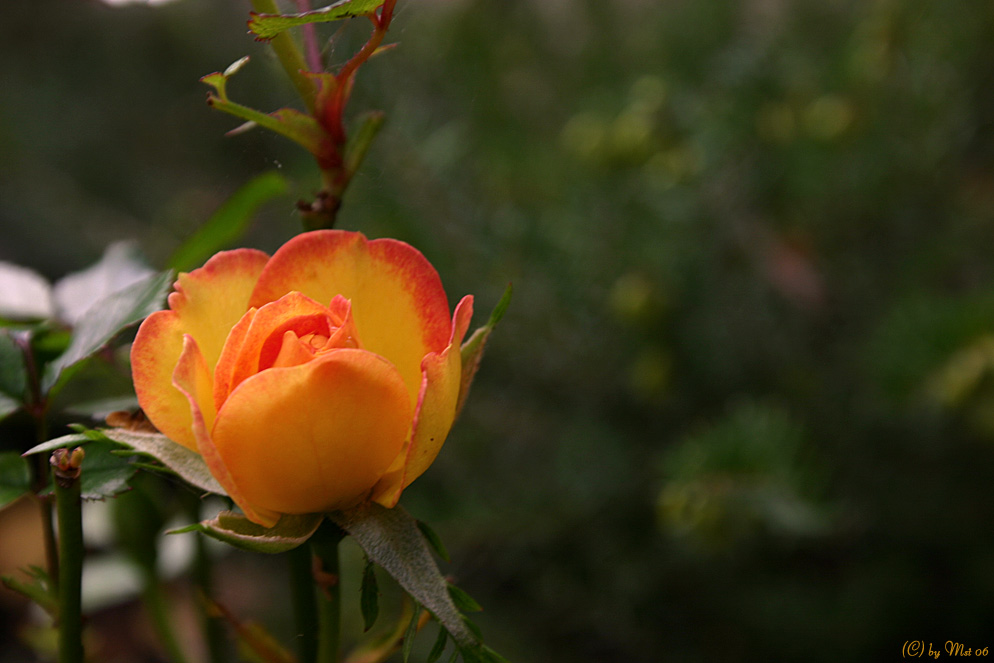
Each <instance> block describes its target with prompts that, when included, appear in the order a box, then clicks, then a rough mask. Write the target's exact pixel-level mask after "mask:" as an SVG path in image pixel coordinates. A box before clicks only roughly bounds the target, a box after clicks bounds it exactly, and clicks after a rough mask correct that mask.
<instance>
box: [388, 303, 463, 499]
mask: <svg viewBox="0 0 994 663" xmlns="http://www.w3.org/2000/svg"><path fill="white" fill-rule="evenodd" d="M472 317H473V296H472V295H466V296H465V297H463V298H462V301H460V302H459V304H458V306H456V311H455V313H454V314H453V316H452V327H451V329H452V332H451V336H450V338H449V344H448V347H446V348H445V350H444V351H442V352H441V353H434V352H433V353H430V354H429V355H428V356H426V357H425V358H424V361H423V362H422V364H421V367H422V371H423V379H422V382H421V392H420V394H419V397H418V405H417V410H416V411H415V414H414V426H413V434H412V435H411V442H410V444H409V445H407V446H406V448H405V449H404V450H403V451H402V452H401V453H400V454H399V455H398V457H397V458H396V459H395V460H394V462H393V463H392V464H391V466H390V469H389V470H388V471H387V473H386V474H385V475H384V476H383V478H382V479H381V480H380V481H379V482H378V483H377V485H376V488H375V489H374V490H373V496H372V499H373V500H374V501H376V502H379V503H380V504H382V505H383V506H386V507H388V508H393V507H394V506H395V505H396V504H397V501H398V500H399V499H400V494H401V492H402V491H403V489H404V488H406V487H407V486H409V485H410V484H411V482H412V481H414V480H415V479H417V478H418V477H419V476H421V475H422V474H423V473H424V471H425V470H427V469H428V467H430V466H431V464H432V463H433V462H434V461H435V457H436V456H437V455H438V452H439V451H440V450H441V448H442V444H444V442H445V438H446V437H447V436H448V434H449V429H450V428H452V422H453V421H454V420H455V416H456V404H457V403H458V401H459V384H460V381H461V377H462V358H461V354H460V346H461V345H462V339H463V337H464V336H465V335H466V330H467V329H468V328H469V322H470V319H471V318H472Z"/></svg>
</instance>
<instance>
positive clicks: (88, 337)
mask: <svg viewBox="0 0 994 663" xmlns="http://www.w3.org/2000/svg"><path fill="white" fill-rule="evenodd" d="M172 280H173V277H172V273H171V272H162V273H161V274H153V275H152V276H150V277H148V278H144V279H142V280H141V281H138V282H137V283H135V284H133V285H131V286H129V287H127V288H125V289H123V290H120V291H118V292H116V293H114V294H112V295H110V296H108V297H105V298H103V299H101V300H100V301H99V302H97V303H96V304H94V305H93V306H92V307H90V309H89V310H88V311H87V312H86V313H85V314H84V315H83V317H82V318H81V319H80V320H79V322H78V323H77V325H76V327H75V329H74V330H73V335H72V341H71V342H70V343H69V347H68V348H67V349H66V351H65V353H64V354H62V355H61V356H60V357H59V358H58V359H56V360H55V361H54V362H52V363H51V364H49V365H48V367H47V368H46V370H45V375H44V378H43V380H42V384H41V388H42V392H43V393H48V392H49V391H50V390H51V389H52V388H53V387H54V386H55V385H56V383H57V382H58V381H59V377H60V376H61V375H62V373H63V371H65V370H66V369H67V368H69V367H70V366H72V365H74V364H76V363H78V362H80V361H82V360H83V359H86V358H87V357H89V356H90V355H93V354H94V353H96V352H98V351H99V350H100V349H101V348H103V347H104V346H105V345H106V344H107V343H108V342H110V340H111V339H113V338H114V336H116V335H117V334H118V332H120V331H121V330H122V329H124V328H125V327H127V326H129V325H133V324H135V323H136V322H139V321H141V320H143V319H144V318H145V317H146V316H148V315H150V314H151V313H153V312H155V311H158V310H159V309H161V308H162V306H163V303H164V302H165V298H166V293H168V292H169V286H170V284H171V283H172Z"/></svg>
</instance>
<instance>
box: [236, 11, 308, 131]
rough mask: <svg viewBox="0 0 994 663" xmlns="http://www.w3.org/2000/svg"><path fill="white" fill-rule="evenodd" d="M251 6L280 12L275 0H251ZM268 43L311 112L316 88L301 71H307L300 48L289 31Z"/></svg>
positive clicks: (266, 12) (262, 12)
mask: <svg viewBox="0 0 994 663" xmlns="http://www.w3.org/2000/svg"><path fill="white" fill-rule="evenodd" d="M252 8H253V9H255V11H257V12H259V13H260V14H279V13H281V12H280V10H279V7H277V6H276V2H275V0H252ZM269 45H270V46H272V47H273V52H275V53H276V57H277V58H278V59H279V61H280V65H282V66H283V70H284V71H285V72H286V74H287V76H289V77H290V82H291V83H293V87H294V88H295V89H296V90H297V94H299V95H300V98H301V99H303V100H304V104H305V105H306V106H307V110H308V111H309V112H311V113H313V112H314V107H315V103H316V98H317V89H316V88H315V86H314V83H313V81H311V79H309V78H308V77H307V76H305V75H304V73H303V72H305V71H308V68H307V62H305V61H304V56H303V55H302V54H301V52H300V49H299V48H297V43H296V42H295V41H294V40H293V37H292V36H291V35H290V33H289V32H281V33H280V34H278V35H276V36H275V37H273V38H272V39H271V40H270V42H269Z"/></svg>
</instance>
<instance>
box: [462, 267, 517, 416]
mask: <svg viewBox="0 0 994 663" xmlns="http://www.w3.org/2000/svg"><path fill="white" fill-rule="evenodd" d="M513 290H514V288H513V287H512V285H511V284H510V283H509V284H507V288H506V289H505V290H504V294H503V295H502V296H501V298H500V301H498V302H497V305H496V306H494V310H493V311H492V312H491V313H490V318H489V319H488V320H487V324H485V325H483V326H482V327H479V328H477V329H476V330H475V331H474V332H473V333H472V335H471V336H470V337H469V338H468V339H466V342H465V343H463V344H462V347H461V348H460V353H461V354H462V375H461V377H460V380H459V400H458V402H457V404H456V416H459V413H460V412H461V411H462V406H463V404H465V402H466V397H467V396H468V395H469V388H470V386H471V385H472V384H473V378H474V377H476V372H477V371H478V370H479V369H480V361H481V360H482V359H483V350H484V349H485V348H486V345H487V341H488V340H489V339H490V334H491V332H493V330H494V328H495V327H496V326H497V323H498V322H500V320H501V318H503V317H504V313H506V312H507V307H508V306H510V304H511V294H512V292H513Z"/></svg>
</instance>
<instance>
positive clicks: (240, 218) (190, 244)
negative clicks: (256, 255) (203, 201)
mask: <svg viewBox="0 0 994 663" xmlns="http://www.w3.org/2000/svg"><path fill="white" fill-rule="evenodd" d="M286 190H287V185H286V180H285V179H283V176H282V175H280V174H279V173H277V172H276V171H269V172H268V173H263V174H262V175H259V176H257V177H255V178H253V179H252V180H250V181H249V182H248V183H246V184H245V185H244V186H242V187H241V188H240V189H238V191H236V192H235V193H234V194H232V196H231V197H230V198H228V200H226V201H225V202H224V204H223V205H221V207H220V208H219V209H218V210H217V211H216V212H214V214H213V215H211V218H210V219H208V220H207V223H205V224H204V225H203V226H201V227H200V229H199V230H197V232H195V233H194V234H193V236H192V237H190V239H188V240H187V241H185V242H183V244H182V245H181V246H180V247H179V248H178V249H176V252H175V253H173V256H172V258H170V259H169V267H170V268H172V269H174V270H176V271H188V270H191V269H193V268H194V267H199V266H200V265H201V264H203V263H204V261H205V260H206V259H207V258H209V257H210V256H212V255H214V254H215V253H217V252H218V251H220V250H221V249H223V248H226V247H227V246H229V245H231V244H232V243H233V242H234V241H235V240H237V239H238V238H239V237H241V235H242V234H243V233H244V232H245V230H246V228H247V227H248V224H249V221H250V220H251V219H252V215H253V214H254V213H255V210H256V209H258V207H259V206H260V205H262V204H263V203H265V202H267V201H269V200H271V199H273V198H275V197H276V196H280V195H283V194H284V193H286Z"/></svg>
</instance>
